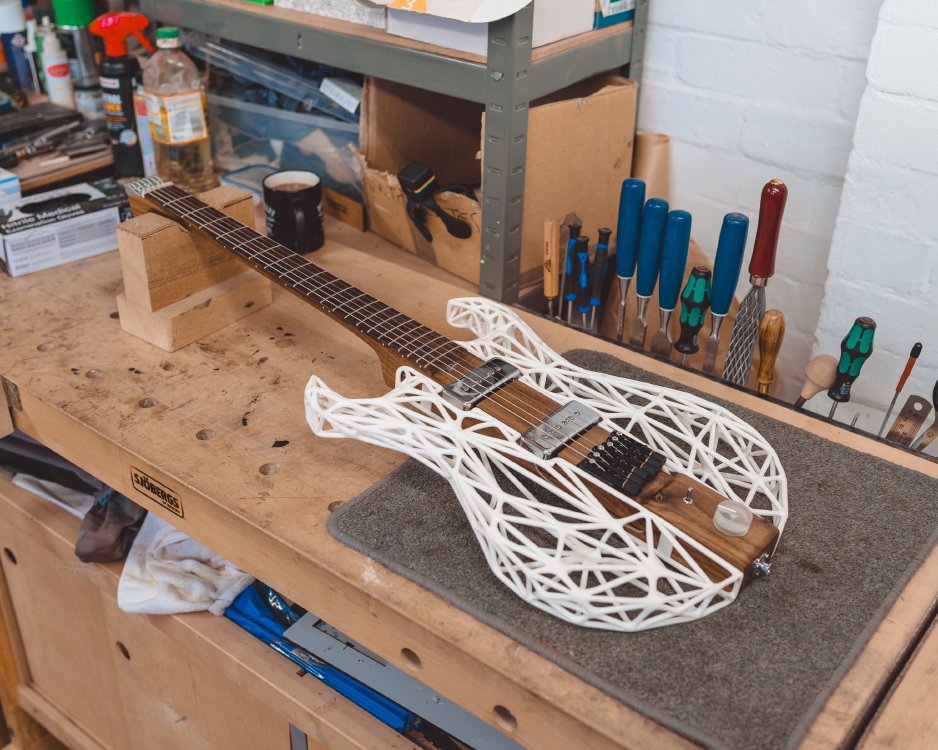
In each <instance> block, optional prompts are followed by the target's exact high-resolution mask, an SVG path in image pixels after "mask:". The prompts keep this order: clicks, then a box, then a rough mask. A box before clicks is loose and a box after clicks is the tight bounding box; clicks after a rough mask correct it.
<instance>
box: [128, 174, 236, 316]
mask: <svg viewBox="0 0 938 750" xmlns="http://www.w3.org/2000/svg"><path fill="white" fill-rule="evenodd" d="M199 197H200V198H201V199H202V200H203V201H204V202H205V203H207V204H208V205H209V206H212V207H213V208H217V209H218V210H220V211H223V212H224V213H226V214H228V215H229V216H231V217H232V218H233V219H237V220H238V221H240V222H241V223H243V224H247V225H248V226H249V227H253V226H254V205H253V202H252V199H251V195H250V193H247V192H245V191H244V190H237V189H236V188H233V187H220V188H216V189H214V190H209V191H208V192H206V193H202V194H201V195H200V196H199ZM117 244H118V247H119V249H120V260H121V272H122V273H123V276H124V293H125V294H126V295H127V299H128V300H129V301H131V302H132V303H133V304H134V305H135V306H137V307H141V308H143V309H146V310H149V311H150V312H153V311H156V310H160V309H162V308H164V307H166V306H167V305H171V304H173V303H174V302H178V301H180V300H182V299H184V298H185V297H187V296H189V295H190V294H193V293H194V292H198V291H201V290H203V289H206V288H207V287H210V286H212V285H214V284H218V283H219V282H222V281H224V280H225V279H229V278H231V277H232V276H237V275H238V274H240V273H243V272H244V264H243V263H242V262H241V261H240V260H239V259H238V258H237V257H236V256H235V255H234V254H233V253H231V252H230V251H228V250H225V249H224V248H222V247H219V246H218V245H216V244H215V243H214V242H211V241H210V240H208V239H207V238H205V237H203V236H201V235H196V234H192V233H190V232H189V231H188V230H186V229H184V228H183V227H182V226H180V225H179V224H177V223H176V222H174V221H172V220H170V219H167V218H166V217H164V216H161V215H159V214H156V213H142V214H140V215H138V216H135V217H134V218H133V219H130V220H129V221H125V222H124V223H123V224H120V225H119V226H118V227H117Z"/></svg>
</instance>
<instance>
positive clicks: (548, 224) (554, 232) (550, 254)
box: [544, 220, 560, 317]
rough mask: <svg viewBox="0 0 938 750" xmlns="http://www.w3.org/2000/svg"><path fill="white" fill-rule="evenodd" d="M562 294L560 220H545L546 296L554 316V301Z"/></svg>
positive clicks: (548, 308)
mask: <svg viewBox="0 0 938 750" xmlns="http://www.w3.org/2000/svg"><path fill="white" fill-rule="evenodd" d="M559 294H560V222H558V221H551V220H548V221H545V222H544V296H545V297H547V314H548V315H550V316H551V317H553V316H554V302H555V300H556V299H557V296H558V295H559Z"/></svg>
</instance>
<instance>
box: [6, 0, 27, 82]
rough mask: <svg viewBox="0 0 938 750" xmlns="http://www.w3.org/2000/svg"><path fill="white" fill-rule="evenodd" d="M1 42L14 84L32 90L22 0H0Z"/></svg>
mask: <svg viewBox="0 0 938 750" xmlns="http://www.w3.org/2000/svg"><path fill="white" fill-rule="evenodd" d="M0 44H2V45H3V56H4V58H5V59H6V62H7V70H8V72H9V73H10V80H11V81H12V82H13V85H14V86H15V87H16V88H18V89H20V90H22V91H32V89H33V81H32V75H30V72H29V59H28V58H27V56H26V55H27V53H26V15H25V13H24V12H23V4H22V3H21V2H20V0H2V2H0Z"/></svg>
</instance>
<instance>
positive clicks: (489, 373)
mask: <svg viewBox="0 0 938 750" xmlns="http://www.w3.org/2000/svg"><path fill="white" fill-rule="evenodd" d="M520 376H521V370H519V369H518V368H517V367H515V366H514V365H512V364H509V363H508V362H506V361H505V360H503V359H498V358H497V357H495V358H493V359H490V360H489V361H488V362H485V363H483V364H481V365H479V366H478V367H476V368H475V369H474V370H471V371H469V372H467V373H466V374H465V375H463V376H462V377H461V378H460V379H459V380H457V381H456V382H455V383H451V384H450V385H448V386H446V388H444V389H443V398H444V399H446V400H447V401H448V402H449V403H450V404H452V405H453V406H455V407H456V408H457V409H462V410H463V411H468V410H469V409H471V408H473V407H474V406H475V405H476V404H478V403H479V402H480V401H481V400H482V399H484V398H486V397H488V396H489V395H491V394H492V393H494V392H495V391H497V390H498V389H499V388H501V387H502V386H503V385H506V384H508V383H510V382H511V381H512V380H516V379H517V378H519V377H520Z"/></svg>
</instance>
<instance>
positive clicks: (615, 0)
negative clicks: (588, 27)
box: [593, 0, 635, 29]
mask: <svg viewBox="0 0 938 750" xmlns="http://www.w3.org/2000/svg"><path fill="white" fill-rule="evenodd" d="M634 18H635V0H596V12H595V13H594V14H593V28H594V29H604V28H606V27H607V26H614V25H615V24H617V23H624V22H625V21H631V20H632V19H634Z"/></svg>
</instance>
